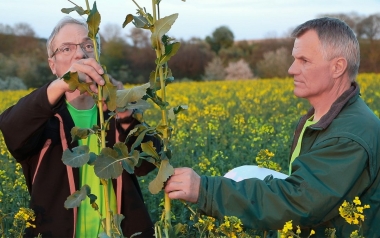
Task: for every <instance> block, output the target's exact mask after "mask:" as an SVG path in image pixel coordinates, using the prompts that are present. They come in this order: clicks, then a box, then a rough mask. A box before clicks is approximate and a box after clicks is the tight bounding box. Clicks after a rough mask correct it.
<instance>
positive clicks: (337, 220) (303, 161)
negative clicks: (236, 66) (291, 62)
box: [197, 83, 380, 237]
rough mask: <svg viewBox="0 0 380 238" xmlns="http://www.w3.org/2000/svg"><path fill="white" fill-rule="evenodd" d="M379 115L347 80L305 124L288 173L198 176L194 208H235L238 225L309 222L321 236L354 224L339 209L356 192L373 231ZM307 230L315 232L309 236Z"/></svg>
mask: <svg viewBox="0 0 380 238" xmlns="http://www.w3.org/2000/svg"><path fill="white" fill-rule="evenodd" d="M313 114H314V110H313V109H311V110H310V111H309V112H308V113H307V115H305V116H303V117H302V118H301V120H300V122H299V124H298V126H297V129H296V131H295V135H294V139H293V146H292V151H293V149H294V147H295V144H296V142H297V140H298V137H299V133H300V131H301V129H302V127H303V125H304V123H305V121H306V119H307V118H309V117H310V116H311V115H313ZM379 136H380V120H379V118H378V117H377V116H376V115H374V114H373V112H372V111H371V110H370V109H369V108H368V107H367V105H366V104H365V103H364V101H363V100H362V99H361V98H360V96H359V87H358V85H357V84H356V83H354V84H353V85H352V86H351V88H350V89H349V90H347V91H346V92H345V93H343V95H341V96H340V97H339V98H338V99H337V100H336V101H335V102H334V104H333V105H332V106H331V108H330V110H329V111H328V113H327V114H326V115H324V116H323V117H322V118H321V120H320V121H319V122H318V123H316V124H314V125H312V126H310V127H308V128H306V130H305V133H304V136H303V139H302V145H301V151H300V155H299V156H298V157H297V158H296V159H295V160H294V162H293V163H292V173H291V175H290V176H289V177H288V178H287V179H285V180H283V179H273V178H272V177H271V176H268V177H267V178H265V179H264V180H260V179H256V178H252V179H246V180H243V181H240V182H235V181H233V180H230V179H227V178H224V177H207V176H202V177H201V186H200V191H199V192H200V193H199V199H198V202H197V204H198V208H199V209H200V211H201V212H203V213H205V214H207V215H210V216H213V217H217V218H219V219H223V217H224V216H237V217H239V218H240V219H241V220H242V223H243V224H244V226H245V227H246V228H250V229H256V230H279V229H282V228H283V226H284V224H285V223H286V222H287V221H290V220H292V221H293V225H294V226H295V225H300V226H301V228H302V233H301V235H302V236H307V235H309V232H308V230H310V229H314V230H315V231H316V232H317V233H316V237H321V236H322V237H323V236H324V231H325V229H326V228H328V227H331V228H335V229H336V235H337V236H338V237H348V236H349V234H350V233H351V232H352V231H353V230H356V229H357V226H356V225H350V224H348V223H346V221H345V220H344V219H343V218H342V217H341V216H340V215H339V210H338V209H339V207H340V206H341V204H342V203H343V202H344V201H345V200H346V201H348V202H351V203H352V201H353V199H354V198H355V196H359V198H360V200H361V201H362V204H368V205H370V206H371V208H370V209H365V210H364V215H365V222H364V225H363V227H362V229H363V231H364V236H365V237H378V236H379V235H380V225H379V224H380V172H379V171H380V170H379V167H380V139H379ZM314 237H315V236H314Z"/></svg>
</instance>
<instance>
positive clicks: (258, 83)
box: [0, 74, 380, 230]
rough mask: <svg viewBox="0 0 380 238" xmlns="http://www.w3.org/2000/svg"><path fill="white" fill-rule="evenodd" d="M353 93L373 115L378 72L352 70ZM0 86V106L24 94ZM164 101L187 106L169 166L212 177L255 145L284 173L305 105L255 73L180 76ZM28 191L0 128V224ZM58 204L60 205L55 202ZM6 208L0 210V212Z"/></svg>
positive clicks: (156, 198) (143, 182)
mask: <svg viewBox="0 0 380 238" xmlns="http://www.w3.org/2000/svg"><path fill="white" fill-rule="evenodd" d="M358 82H359V85H360V87H361V95H362V98H363V99H364V100H365V102H366V103H367V104H368V106H369V107H370V108H371V109H372V110H373V111H374V112H375V114H376V115H377V116H378V117H380V75H379V74H361V75H359V77H358ZM30 91H31V90H24V91H0V113H1V112H2V111H4V110H5V109H6V108H8V107H9V106H11V105H13V104H14V103H16V102H17V101H18V99H19V98H21V97H22V96H24V95H26V94H27V93H29V92H30ZM167 95H168V102H169V103H170V106H173V107H175V106H179V105H188V107H189V109H188V110H187V111H186V112H184V113H181V114H179V116H178V118H177V120H176V121H175V122H174V123H173V124H172V126H173V127H174V135H173V138H172V140H171V141H172V150H173V155H174V157H173V159H172V161H171V164H172V165H173V166H174V167H182V166H186V167H192V168H194V170H195V171H197V172H198V173H200V174H202V175H211V176H220V175H224V174H225V173H227V172H228V171H229V170H230V169H232V168H234V167H237V166H240V165H245V164H256V161H255V159H256V155H257V153H258V152H259V151H260V150H261V149H267V150H269V151H270V152H273V153H274V154H275V156H274V158H273V160H274V161H275V162H277V163H279V164H280V166H281V168H282V169H281V171H282V172H284V173H287V170H288V164H287V163H288V162H287V161H288V156H289V150H290V144H291V138H292V133H293V129H294V127H295V125H296V123H297V121H298V119H299V117H300V116H301V115H302V114H304V113H306V111H307V109H308V108H309V104H308V102H307V101H306V100H304V99H298V98H296V97H295V96H294V95H293V80H292V79H290V78H286V79H261V80H238V81H212V82H181V83H173V84H170V85H169V86H168V87H167ZM145 119H146V120H147V122H148V123H149V124H150V125H156V124H157V123H158V122H159V120H160V112H159V110H158V109H156V108H154V107H152V108H150V109H148V110H147V111H146V112H145ZM155 174H156V172H152V174H151V175H148V176H146V177H142V178H139V181H140V186H141V189H142V191H143V195H144V198H145V202H146V204H147V206H148V209H149V211H150V213H151V216H152V219H153V220H157V219H159V216H160V214H161V211H162V202H163V193H162V192H161V193H159V194H158V195H151V194H150V193H149V191H148V183H149V182H150V181H151V180H152V179H153V177H154V176H155ZM28 201H29V195H28V192H27V190H26V186H25V184H24V179H23V175H22V171H21V167H20V166H19V165H18V164H16V163H15V161H14V159H13V158H12V156H11V155H10V154H9V152H8V151H7V148H6V146H5V143H4V139H3V136H2V134H1V133H0V225H1V219H3V226H4V227H3V229H5V230H7V229H9V227H11V223H12V219H13V216H14V214H15V213H16V212H17V211H18V210H19V208H20V207H28ZM62 206H63V204H62ZM172 206H173V209H172V210H173V216H174V217H175V218H176V220H175V222H176V221H177V222H182V223H183V222H184V221H186V220H188V218H189V216H190V214H189V212H188V211H187V209H185V208H184V206H183V205H182V204H181V203H180V202H178V201H174V202H173V205H172ZM3 215H6V216H5V217H2V216H3Z"/></svg>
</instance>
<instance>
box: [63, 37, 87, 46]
mask: <svg viewBox="0 0 380 238" xmlns="http://www.w3.org/2000/svg"><path fill="white" fill-rule="evenodd" d="M86 41H92V40H91V38H90V37H85V38H83V40H82V42H81V43H83V42H86ZM65 44H66V45H67V44H76V43H74V42H62V44H61V46H62V45H65Z"/></svg>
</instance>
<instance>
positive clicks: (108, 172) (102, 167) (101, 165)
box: [94, 147, 123, 179]
mask: <svg viewBox="0 0 380 238" xmlns="http://www.w3.org/2000/svg"><path fill="white" fill-rule="evenodd" d="M117 158H118V153H117V152H116V151H115V150H113V149H111V148H108V147H106V148H103V149H102V151H101V152H100V155H99V156H98V159H97V160H96V161H95V163H94V170H95V174H96V176H98V177H99V178H102V179H110V178H117V177H119V176H120V175H121V173H122V172H123V167H122V166H121V164H120V161H119V160H118V159H117Z"/></svg>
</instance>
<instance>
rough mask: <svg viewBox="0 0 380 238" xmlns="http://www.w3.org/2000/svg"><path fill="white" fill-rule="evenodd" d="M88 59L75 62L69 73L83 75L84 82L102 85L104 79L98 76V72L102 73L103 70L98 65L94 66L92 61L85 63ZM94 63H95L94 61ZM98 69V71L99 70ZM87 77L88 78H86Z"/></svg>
mask: <svg viewBox="0 0 380 238" xmlns="http://www.w3.org/2000/svg"><path fill="white" fill-rule="evenodd" d="M87 60H90V59H85V60H80V61H77V62H75V63H74V64H73V65H72V67H71V68H70V71H71V72H78V73H79V74H85V75H86V77H85V80H86V81H85V82H95V83H97V84H99V85H104V83H105V82H104V79H103V77H102V76H101V75H100V72H101V73H103V72H104V71H103V69H102V68H101V67H100V65H99V64H97V63H96V64H94V63H93V61H94V60H93V59H92V60H91V61H87ZM95 62H96V61H95ZM99 67H100V70H99ZM87 76H88V77H87Z"/></svg>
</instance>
